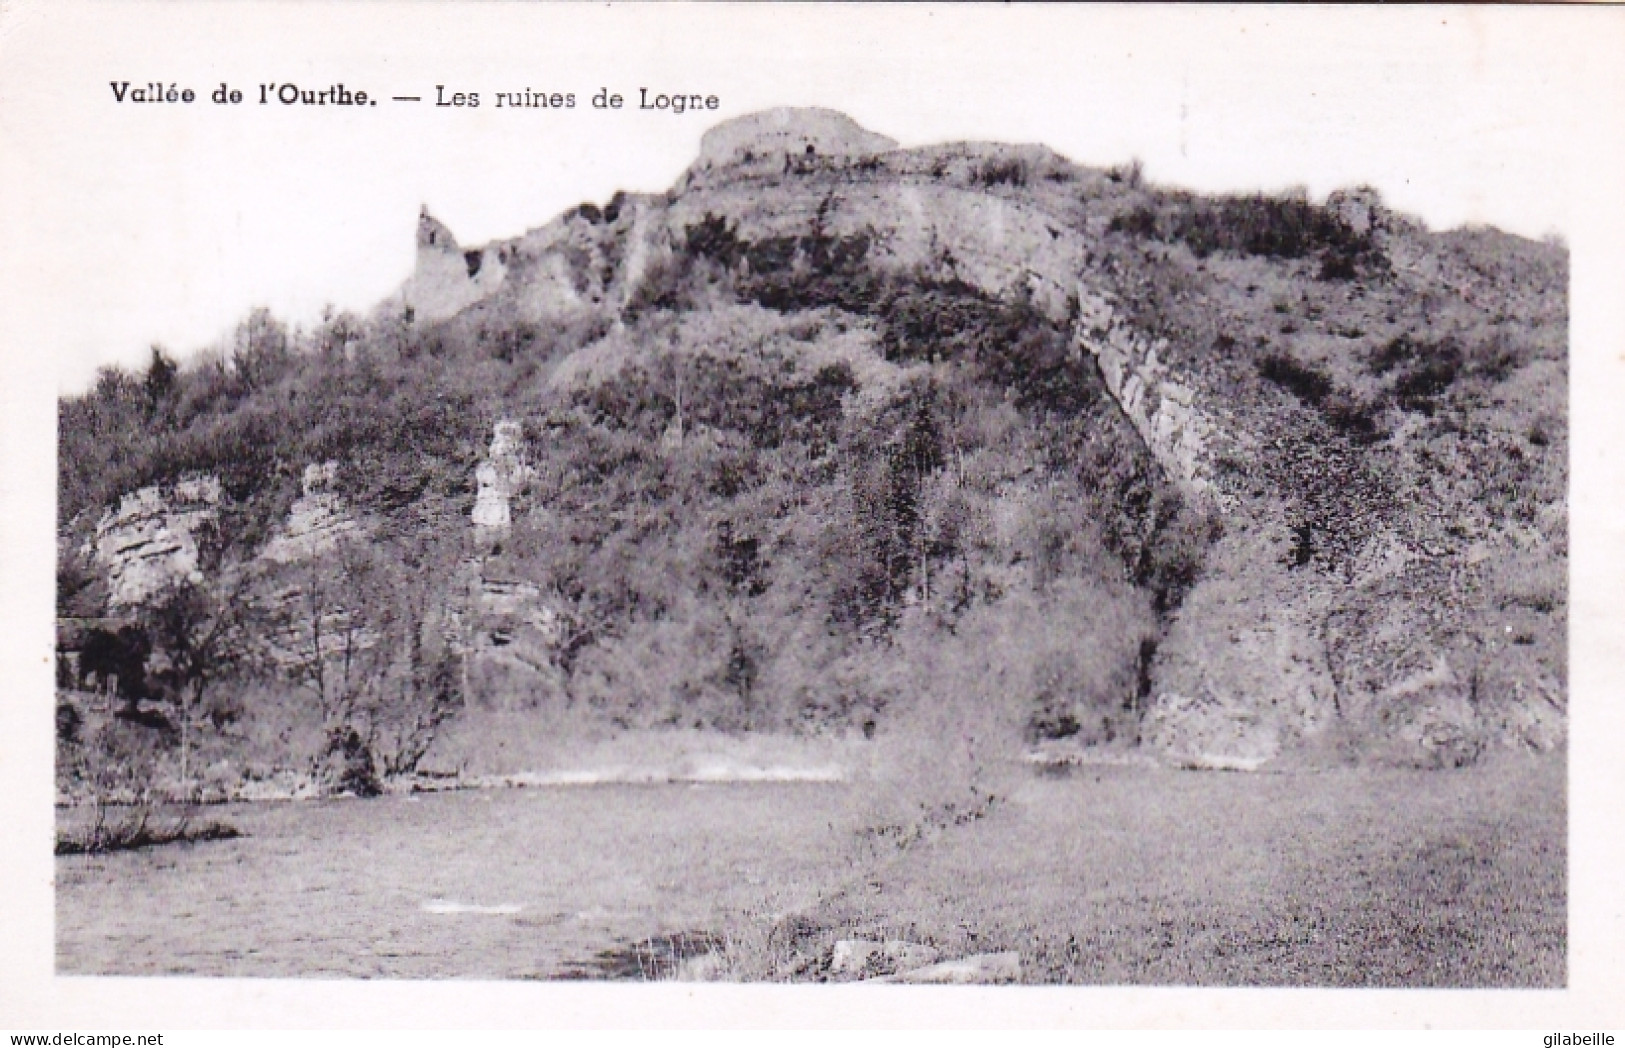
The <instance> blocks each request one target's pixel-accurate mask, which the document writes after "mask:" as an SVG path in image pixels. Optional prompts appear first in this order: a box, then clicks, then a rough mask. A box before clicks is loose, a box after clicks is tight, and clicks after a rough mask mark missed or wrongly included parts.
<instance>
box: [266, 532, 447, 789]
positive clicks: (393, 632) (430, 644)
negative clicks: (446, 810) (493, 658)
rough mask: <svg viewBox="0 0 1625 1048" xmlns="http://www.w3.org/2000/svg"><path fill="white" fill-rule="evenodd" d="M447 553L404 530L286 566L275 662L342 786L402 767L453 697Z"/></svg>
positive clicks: (429, 738) (424, 746)
mask: <svg viewBox="0 0 1625 1048" xmlns="http://www.w3.org/2000/svg"><path fill="white" fill-rule="evenodd" d="M453 552H455V551H453V550H449V549H443V548H442V547H441V544H439V543H436V542H435V541H434V540H433V539H426V538H421V537H413V536H412V534H411V533H407V534H403V535H395V536H390V535H374V536H373V540H372V541H371V542H370V543H367V544H363V543H360V542H344V543H342V544H341V545H340V546H339V547H338V548H337V549H335V550H332V551H331V552H329V553H327V554H324V555H322V556H320V557H315V558H312V559H310V560H307V561H305V562H303V563H301V564H300V565H298V566H297V567H296V568H295V569H294V570H295V573H296V574H295V585H294V586H293V587H292V589H291V591H289V592H288V595H287V600H286V602H285V604H284V605H283V608H282V613H281V614H282V623H281V626H282V629H281V631H280V632H281V634H282V635H283V636H284V637H286V638H288V644H287V651H286V652H285V653H284V655H283V658H282V660H281V661H283V663H284V665H285V667H286V669H287V672H288V674H289V676H290V677H291V678H292V679H293V680H295V681H296V682H297V683H299V684H300V685H301V686H303V687H304V688H306V689H307V690H308V691H310V693H311V694H312V695H313V696H314V697H315V698H316V701H317V706H318V709H319V711H320V714H321V718H322V728H323V731H324V734H325V736H326V739H327V759H329V760H330V761H333V762H335V763H336V764H337V775H336V777H337V788H338V789H339V790H341V791H349V792H351V793H355V794H357V795H361V796H368V795H372V794H376V793H378V792H380V791H381V789H382V786H381V783H380V782H379V777H380V776H387V775H397V774H404V773H408V772H411V771H412V770H413V769H415V768H416V766H417V764H418V762H419V761H420V760H421V759H422V758H423V755H424V754H425V753H426V752H427V751H428V748H429V746H430V745H431V744H432V743H433V741H434V737H435V734H436V732H437V731H438V729H439V726H440V725H441V724H442V723H443V722H444V721H445V720H446V718H447V717H449V716H450V715H451V714H452V713H453V712H455V710H456V709H457V708H458V707H459V706H460V705H461V702H462V696H463V687H462V680H463V676H464V674H463V672H462V669H463V667H462V666H461V663H460V659H461V657H462V656H461V653H460V651H459V650H458V647H459V646H458V645H457V644H456V642H455V639H454V638H453V636H452V634H453V632H454V629H453V625H454V621H455V616H454V615H453V610H454V609H453V607H452V603H453V601H454V600H455V591H456V587H455V586H453V585H451V584H450V578H449V571H450V570H451V568H453V567H454V566H455V565H456V564H457V560H456V558H455V557H454V556H451V555H450V554H451V553H453Z"/></svg>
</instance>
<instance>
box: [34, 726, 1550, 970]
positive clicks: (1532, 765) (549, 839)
mask: <svg viewBox="0 0 1625 1048" xmlns="http://www.w3.org/2000/svg"><path fill="white" fill-rule="evenodd" d="M1564 776H1565V768H1564V764H1563V762H1562V760H1561V759H1553V758H1547V759H1539V760H1537V759H1533V758H1529V759H1511V758H1508V759H1505V760H1501V761H1498V762H1496V763H1493V764H1490V765H1486V766H1482V767H1478V768H1473V769H1467V770H1462V771H1455V772H1410V771H1395V770H1377V769H1359V770H1355V769H1347V770H1329V771H1303V772H1291V773H1281V774H1251V775H1247V774H1225V773H1211V772H1205V773H1204V772H1180V771H1171V770H1161V769H1155V768H1146V767H1126V766H1100V767H1078V768H1073V769H1071V771H1070V773H1069V774H1066V775H1057V774H1049V775H1042V774H1038V773H1035V772H1033V771H1031V770H1030V769H1016V768H1010V769H1008V770H1007V773H1006V774H1004V775H1000V776H996V777H995V780H994V781H992V782H991V783H990V785H991V786H992V788H993V790H994V793H995V794H996V795H997V797H998V799H997V800H995V801H994V802H993V803H991V804H968V805H964V806H959V807H955V808H951V809H943V808H940V807H938V808H937V809H935V811H934V813H924V812H920V811H916V812H915V813H914V815H915V817H914V818H913V819H912V821H910V820H908V819H906V818H905V819H904V820H903V821H902V822H884V821H877V820H880V819H882V818H885V819H890V818H892V817H893V816H895V815H896V814H897V812H898V811H900V810H901V809H900V808H899V807H897V806H896V805H891V806H889V807H888V806H887V805H885V804H877V803H876V800H875V793H876V791H875V789H874V788H873V784H871V783H868V782H866V781H864V780H863V779H861V778H860V779H858V780H856V781H854V782H851V783H848V784H832V783H799V784H791V783H785V784H764V783H751V784H729V785H721V784H718V785H659V786H626V785H600V786H591V787H569V788H544V789H526V790H486V791H469V792H458V793H448V794H440V795H432V796H425V797H421V798H419V797H387V798H382V799H379V800H374V801H348V800H335V801H311V802H291V803H279V804H254V805H231V806H225V808H224V809H223V810H221V811H220V812H219V814H220V816H221V817H223V818H228V819H230V820H231V822H232V823H233V824H235V825H236V826H238V827H239V828H241V829H242V830H243V831H244V833H245V834H246V836H245V837H242V838H240V839H236V840H229V841H217V842H209V843H199V844H184V845H176V846H172V847H164V848H151V849H143V850H140V851H133V852H122V853H117V854H110V855H88V856H87V855H75V856H64V857H62V858H59V859H58V860H57V862H58V867H57V928H58V932H57V934H58V944H57V964H58V969H59V970H60V971H62V972H64V973H75V974H90V973H95V974H141V975H150V974H164V973H176V974H179V973H186V974H200V975H240V976H255V975H263V976H290V975H306V976H309V975H341V976H352V977H354V976H359V977H420V978H421V977H433V976H460V977H487V978H606V977H607V978H632V979H637V978H651V977H664V976H669V975H671V974H672V973H673V972H674V971H676V970H677V969H678V966H679V965H678V962H680V961H682V960H683V959H684V958H685V957H692V956H694V955H696V954H709V956H708V957H707V958H705V961H706V963H705V964H703V965H701V966H699V967H693V966H691V967H690V968H689V969H688V971H689V972H690V973H691V974H694V975H700V974H702V973H703V974H704V975H706V976H707V977H712V978H729V979H748V980H819V979H825V978H830V977H831V975H830V972H829V959H830V951H831V949H832V947H833V945H834V943H835V942H836V941H837V940H838V939H841V938H850V937H855V936H870V937H874V938H902V939H907V940H910V941H913V942H919V943H925V944H929V945H932V946H934V947H936V948H937V949H939V950H940V951H941V952H942V954H943V955H944V956H945V957H955V956H962V955H966V954H970V953H974V952H979V951H988V950H1016V951H1018V952H1019V953H1020V954H1021V960H1022V978H1023V981H1028V982H1040V983H1043V982H1074V983H1141V984H1198V985H1336V986H1558V985H1562V984H1563V982H1564V978H1565V954H1566V931H1565V921H1566V915H1565V911H1566V893H1565V886H1566V851H1565V827H1566V812H1565V789H1564V781H1565V779H1564ZM888 813H889V814H888Z"/></svg>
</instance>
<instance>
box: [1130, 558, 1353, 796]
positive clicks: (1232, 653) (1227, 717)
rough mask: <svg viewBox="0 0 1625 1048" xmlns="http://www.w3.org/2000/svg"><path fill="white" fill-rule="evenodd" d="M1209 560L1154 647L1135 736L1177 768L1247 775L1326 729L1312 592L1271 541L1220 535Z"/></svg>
mask: <svg viewBox="0 0 1625 1048" xmlns="http://www.w3.org/2000/svg"><path fill="white" fill-rule="evenodd" d="M1213 559H1214V563H1213V566H1212V570H1210V572H1209V574H1208V575H1207V577H1205V578H1204V579H1203V580H1202V582H1201V583H1200V584H1198V585H1197V587H1196V588H1195V589H1194V590H1193V591H1192V592H1191V593H1190V595H1189V596H1187V597H1186V599H1185V603H1184V606H1183V607H1182V608H1181V609H1180V611H1179V613H1178V617H1177V618H1176V620H1175V621H1174V623H1173V625H1172V626H1171V627H1170V629H1169V631H1168V636H1167V637H1166V639H1165V640H1164V641H1163V643H1162V645H1161V647H1160V649H1159V650H1158V653H1157V660H1156V665H1155V667H1154V670H1155V672H1154V676H1155V679H1156V688H1155V691H1154V693H1153V696H1152V702H1151V706H1150V708H1149V709H1148V710H1147V715H1146V719H1145V724H1144V727H1143V729H1142V733H1143V738H1144V739H1145V741H1146V742H1148V743H1150V744H1151V745H1152V746H1154V747H1155V748H1156V749H1157V750H1158V751H1160V752H1161V753H1162V754H1164V755H1165V756H1167V757H1169V758H1170V759H1172V760H1173V761H1175V762H1176V763H1182V764H1187V765H1192V766H1198V767H1213V768H1236V769H1249V768H1253V767H1257V766H1258V765H1260V764H1262V763H1263V762H1264V761H1267V760H1269V759H1270V758H1272V757H1274V756H1275V755H1276V754H1277V753H1279V752H1280V751H1281V750H1282V748H1283V747H1284V746H1286V745H1287V744H1288V743H1290V742H1292V741H1294V740H1295V739H1299V738H1302V737H1304V736H1308V735H1314V734H1316V733H1317V732H1318V731H1320V730H1321V729H1323V728H1324V727H1325V726H1326V725H1328V724H1329V723H1330V722H1331V721H1332V720H1333V718H1334V717H1335V716H1336V685H1335V683H1334V680H1333V678H1332V676H1331V674H1330V671H1329V668H1328V666H1327V662H1326V654H1325V651H1324V648H1323V645H1322V641H1321V637H1320V635H1319V632H1318V631H1317V630H1316V628H1315V614H1314V609H1315V606H1316V605H1315V600H1314V595H1313V594H1305V593H1304V583H1302V582H1301V581H1300V580H1298V579H1295V578H1292V577H1289V572H1288V571H1287V569H1286V568H1285V567H1284V566H1283V565H1281V564H1280V563H1279V558H1278V556H1277V555H1276V551H1274V550H1272V549H1271V548H1270V545H1269V543H1267V542H1266V541H1262V540H1260V539H1258V538H1257V537H1255V536H1245V535H1244V536H1239V537H1232V538H1227V539H1225V540H1224V541H1223V542H1222V543H1221V545H1220V548H1218V549H1217V550H1215V552H1214V558H1213ZM1306 597H1307V598H1308V599H1305V598H1306Z"/></svg>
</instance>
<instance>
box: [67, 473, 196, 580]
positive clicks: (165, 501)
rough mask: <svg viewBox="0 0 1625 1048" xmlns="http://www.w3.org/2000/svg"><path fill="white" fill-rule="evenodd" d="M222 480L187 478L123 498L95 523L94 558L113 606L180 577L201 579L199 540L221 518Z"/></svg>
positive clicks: (145, 489) (147, 488)
mask: <svg viewBox="0 0 1625 1048" xmlns="http://www.w3.org/2000/svg"><path fill="white" fill-rule="evenodd" d="M219 505H220V481H219V479H218V478H216V477H196V478H192V479H189V480H183V481H181V482H179V483H177V484H175V485H174V486H173V487H163V486H153V487H146V488H142V489H140V490H139V491H136V492H132V493H131V494H129V495H126V496H124V498H123V499H121V500H120V501H119V508H118V510H117V512H113V513H108V514H106V515H105V516H103V517H102V519H101V521H100V522H99V523H98V524H97V525H96V559H97V560H98V562H99V563H100V564H101V565H102V567H103V569H104V570H105V571H106V572H107V578H108V589H109V601H110V602H111V603H112V604H113V606H115V607H131V606H135V605H139V604H141V603H143V602H145V601H146V600H147V599H148V598H150V597H152V596H153V595H155V594H157V593H158V592H160V591H161V590H163V589H164V588H165V587H166V586H169V585H172V584H174V583H176V582H179V581H182V580H190V581H193V582H201V581H202V580H203V573H202V571H201V570H200V565H199V548H198V547H199V540H200V539H203V538H205V533H206V532H207V531H208V530H210V529H212V528H213V527H214V526H215V524H216V523H217V522H218V519H219Z"/></svg>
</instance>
